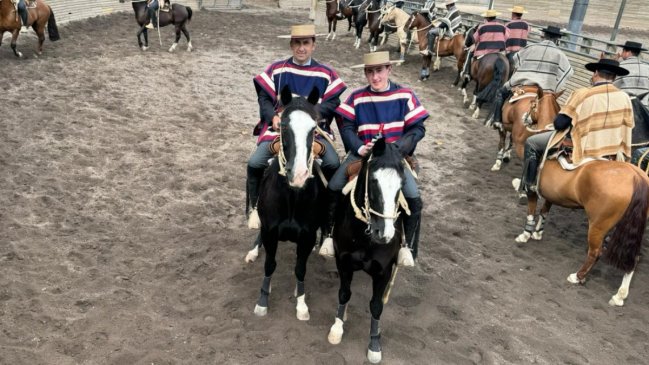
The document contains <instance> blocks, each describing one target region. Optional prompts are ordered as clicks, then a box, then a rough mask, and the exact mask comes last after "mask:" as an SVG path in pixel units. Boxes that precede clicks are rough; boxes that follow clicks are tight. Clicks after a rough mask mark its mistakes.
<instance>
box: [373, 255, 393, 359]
mask: <svg viewBox="0 0 649 365" xmlns="http://www.w3.org/2000/svg"><path fill="white" fill-rule="evenodd" d="M392 270H393V268H389V269H387V270H384V271H383V272H381V273H380V274H379V273H374V274H373V275H372V299H371V300H370V313H371V314H372V319H371V324H370V343H369V345H368V346H367V359H368V360H369V362H371V363H372V364H376V363H378V362H380V361H381V357H382V356H381V329H380V326H379V324H380V321H381V314H382V313H383V296H384V294H385V290H386V288H387V287H388V284H389V283H390V278H391V276H392Z"/></svg>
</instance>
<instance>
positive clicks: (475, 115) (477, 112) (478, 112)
mask: <svg viewBox="0 0 649 365" xmlns="http://www.w3.org/2000/svg"><path fill="white" fill-rule="evenodd" d="M479 117H480V108H478V107H476V108H475V111H474V112H473V119H478V118H479Z"/></svg>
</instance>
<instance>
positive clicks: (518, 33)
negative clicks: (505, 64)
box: [505, 5, 530, 76]
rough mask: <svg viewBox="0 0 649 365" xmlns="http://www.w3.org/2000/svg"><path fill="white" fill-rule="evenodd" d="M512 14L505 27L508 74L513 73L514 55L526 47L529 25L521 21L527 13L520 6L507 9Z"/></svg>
mask: <svg viewBox="0 0 649 365" xmlns="http://www.w3.org/2000/svg"><path fill="white" fill-rule="evenodd" d="M509 11H511V12H512V20H511V21H510V22H509V23H507V25H506V27H507V28H509V37H508V38H507V42H506V46H507V48H506V49H505V51H506V52H507V59H508V60H509V74H510V76H511V74H512V73H513V72H514V55H515V54H516V52H518V51H519V50H520V49H521V48H523V47H525V46H527V35H528V33H529V32H530V25H529V24H528V23H527V22H526V21H525V20H523V14H526V13H527V11H526V10H525V8H524V7H523V6H521V5H516V6H514V7H513V8H511V9H509Z"/></svg>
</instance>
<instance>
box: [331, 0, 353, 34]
mask: <svg viewBox="0 0 649 365" xmlns="http://www.w3.org/2000/svg"><path fill="white" fill-rule="evenodd" d="M326 3H327V10H326V14H327V23H328V24H329V32H328V33H327V38H325V40H329V39H331V40H332V41H333V40H334V39H336V24H337V23H338V20H339V19H338V10H339V9H338V7H339V4H340V7H341V8H343V9H348V11H347V12H345V11H341V13H342V14H343V16H344V17H345V18H347V21H348V22H349V28H347V30H348V31H349V30H351V29H352V11H351V9H350V8H349V7H348V6H347V5H346V3H345V0H327V1H326ZM343 19H344V18H343ZM341 20H342V19H341ZM332 29H333V31H332Z"/></svg>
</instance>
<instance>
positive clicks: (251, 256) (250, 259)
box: [245, 246, 259, 263]
mask: <svg viewBox="0 0 649 365" xmlns="http://www.w3.org/2000/svg"><path fill="white" fill-rule="evenodd" d="M257 256H259V246H255V248H253V249H252V250H250V251H248V254H247V255H246V258H245V261H246V263H251V262H255V260H256V259H257Z"/></svg>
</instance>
